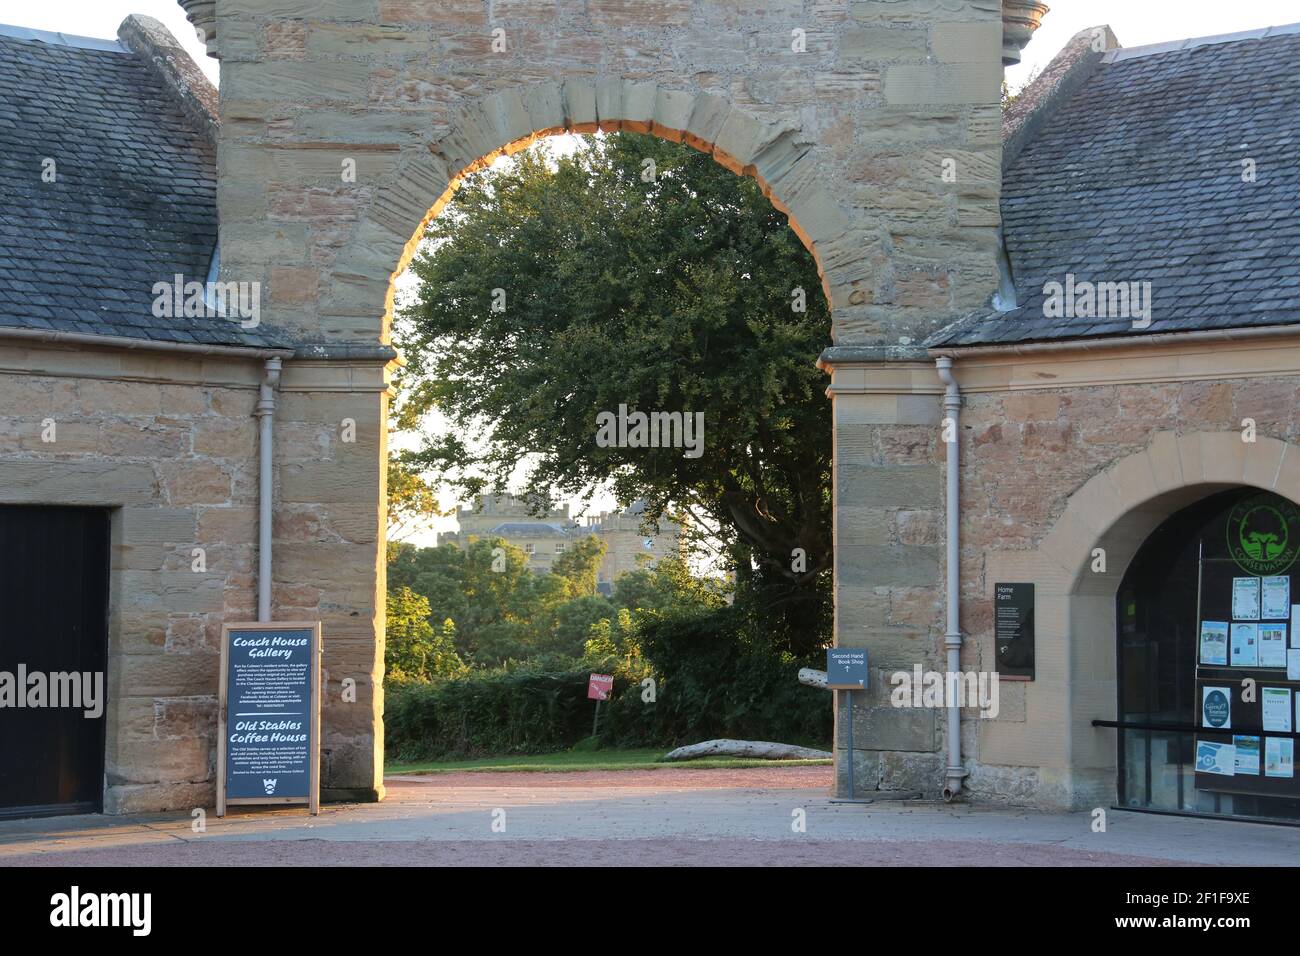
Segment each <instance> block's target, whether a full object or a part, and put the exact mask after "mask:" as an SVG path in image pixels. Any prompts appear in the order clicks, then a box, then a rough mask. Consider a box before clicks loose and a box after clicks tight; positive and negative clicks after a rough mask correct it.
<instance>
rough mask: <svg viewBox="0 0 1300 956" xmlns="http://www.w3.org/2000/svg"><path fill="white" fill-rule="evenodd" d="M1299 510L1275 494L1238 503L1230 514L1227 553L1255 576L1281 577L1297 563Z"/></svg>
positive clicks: (1243, 568)
mask: <svg viewBox="0 0 1300 956" xmlns="http://www.w3.org/2000/svg"><path fill="white" fill-rule="evenodd" d="M1298 544H1300V511H1297V509H1296V507H1295V505H1293V504H1291V503H1290V502H1289V501H1284V500H1282V499H1281V498H1277V497H1275V496H1273V495H1257V496H1255V497H1252V498H1247V499H1245V500H1244V501H1241V502H1238V503H1237V505H1236V506H1235V507H1234V508H1233V509H1232V511H1231V512H1230V513H1229V515H1228V553H1229V554H1231V555H1232V559H1233V560H1234V561H1236V562H1237V565H1238V566H1239V567H1241V568H1242V570H1244V571H1246V572H1247V573H1248V574H1253V575H1274V574H1281V573H1282V572H1283V571H1285V570H1287V568H1289V567H1291V565H1293V564H1294V563H1295V559H1296V554H1297V545H1298Z"/></svg>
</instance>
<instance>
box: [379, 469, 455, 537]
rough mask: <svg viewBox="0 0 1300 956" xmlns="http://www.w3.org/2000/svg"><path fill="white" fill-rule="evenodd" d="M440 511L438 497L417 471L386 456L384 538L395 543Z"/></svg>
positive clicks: (436, 515)
mask: <svg viewBox="0 0 1300 956" xmlns="http://www.w3.org/2000/svg"><path fill="white" fill-rule="evenodd" d="M440 514H442V511H441V510H440V509H439V507H438V495H437V493H436V492H435V491H434V490H433V488H432V487H431V486H430V485H429V482H428V481H427V480H426V479H425V478H424V477H423V476H422V475H421V474H420V472H419V469H418V468H416V467H414V466H412V465H411V464H409V463H408V462H406V461H404V460H402V459H401V458H399V457H397V456H396V455H392V454H390V455H389V456H388V537H389V539H390V540H398V539H400V538H401V537H402V535H404V534H409V533H410V532H412V531H415V530H416V529H417V528H418V527H419V526H420V525H423V524H425V523H427V522H428V521H429V519H431V518H436V517H438V516H439V515H440Z"/></svg>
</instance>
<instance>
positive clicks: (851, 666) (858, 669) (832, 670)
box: [826, 647, 867, 690]
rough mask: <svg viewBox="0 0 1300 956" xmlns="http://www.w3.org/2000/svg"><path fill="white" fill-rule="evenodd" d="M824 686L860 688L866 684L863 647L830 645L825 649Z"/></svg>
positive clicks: (865, 660) (836, 688) (864, 650)
mask: <svg viewBox="0 0 1300 956" xmlns="http://www.w3.org/2000/svg"><path fill="white" fill-rule="evenodd" d="M826 686H827V687H828V688H830V689H831V690H862V689H864V688H865V687H866V686H867V650H866V648H865V647H832V648H830V649H828V650H827V651H826Z"/></svg>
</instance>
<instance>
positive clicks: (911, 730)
mask: <svg viewBox="0 0 1300 956" xmlns="http://www.w3.org/2000/svg"><path fill="white" fill-rule="evenodd" d="M821 366H822V368H824V369H826V370H827V371H829V372H830V373H831V385H830V389H829V392H830V395H831V398H832V402H833V412H834V450H835V463H834V496H835V643H836V646H839V647H865V648H867V657H868V662H869V666H870V674H871V676H870V681H869V684H870V686H869V688H868V690H867V691H866V692H859V693H857V694H856V695H855V696H856V701H855V706H854V724H853V760H854V791H855V792H854V795H855V796H861V795H862V794H863V793H864V792H866V791H870V790H877V789H887V790H899V789H902V790H922V791H926V792H927V793H935V792H937V791H938V789H940V788H941V786H942V778H943V767H944V755H943V753H942V750H941V746H942V742H943V721H942V720H941V719H940V717H941V714H940V713H939V712H936V711H935V710H933V709H930V708H907V709H900V708H894V707H892V706H891V705H890V700H889V697H890V691H891V689H892V688H891V685H890V683H889V677H890V675H891V674H893V673H895V672H896V671H899V670H904V671H911V669H912V666H913V665H914V664H920V665H921V666H922V668H923V669H924V670H935V669H938V670H942V669H943V470H942V468H941V467H940V464H939V462H940V460H941V458H940V456H942V454H943V443H942V442H941V441H940V428H941V425H940V421H941V418H942V405H941V402H940V396H941V394H942V386H941V385H940V383H939V380H938V378H937V376H936V375H935V372H934V367H933V365H932V364H931V363H930V362H929V361H928V359H927V358H926V356H925V353H924V351H923V350H918V349H908V348H869V347H868V348H844V347H841V348H832V349H828V350H827V351H826V353H824V355H823V357H822V362H821ZM837 703H839V706H837V708H836V718H835V719H836V734H835V752H836V758H837V759H836V768H837V783H836V793H837V795H838V796H841V797H845V796H848V795H849V794H848V774H847V763H846V761H845V753H844V749H845V746H846V740H845V736H844V734H843V729H844V728H843V727H842V726H841V724H842V722H843V718H844V710H843V704H842V702H837Z"/></svg>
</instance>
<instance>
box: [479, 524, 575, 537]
mask: <svg viewBox="0 0 1300 956" xmlns="http://www.w3.org/2000/svg"><path fill="white" fill-rule="evenodd" d="M488 533H489V534H499V535H501V536H502V537H504V538H567V537H568V536H569V533H568V532H567V531H565V530H564V529H563V528H561V527H559V526H558V525H553V524H545V523H543V522H540V521H539V522H532V521H507V522H506V523H504V524H499V525H497V526H496V527H495V528H493V529H492V530H491V531H490V532H488Z"/></svg>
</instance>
